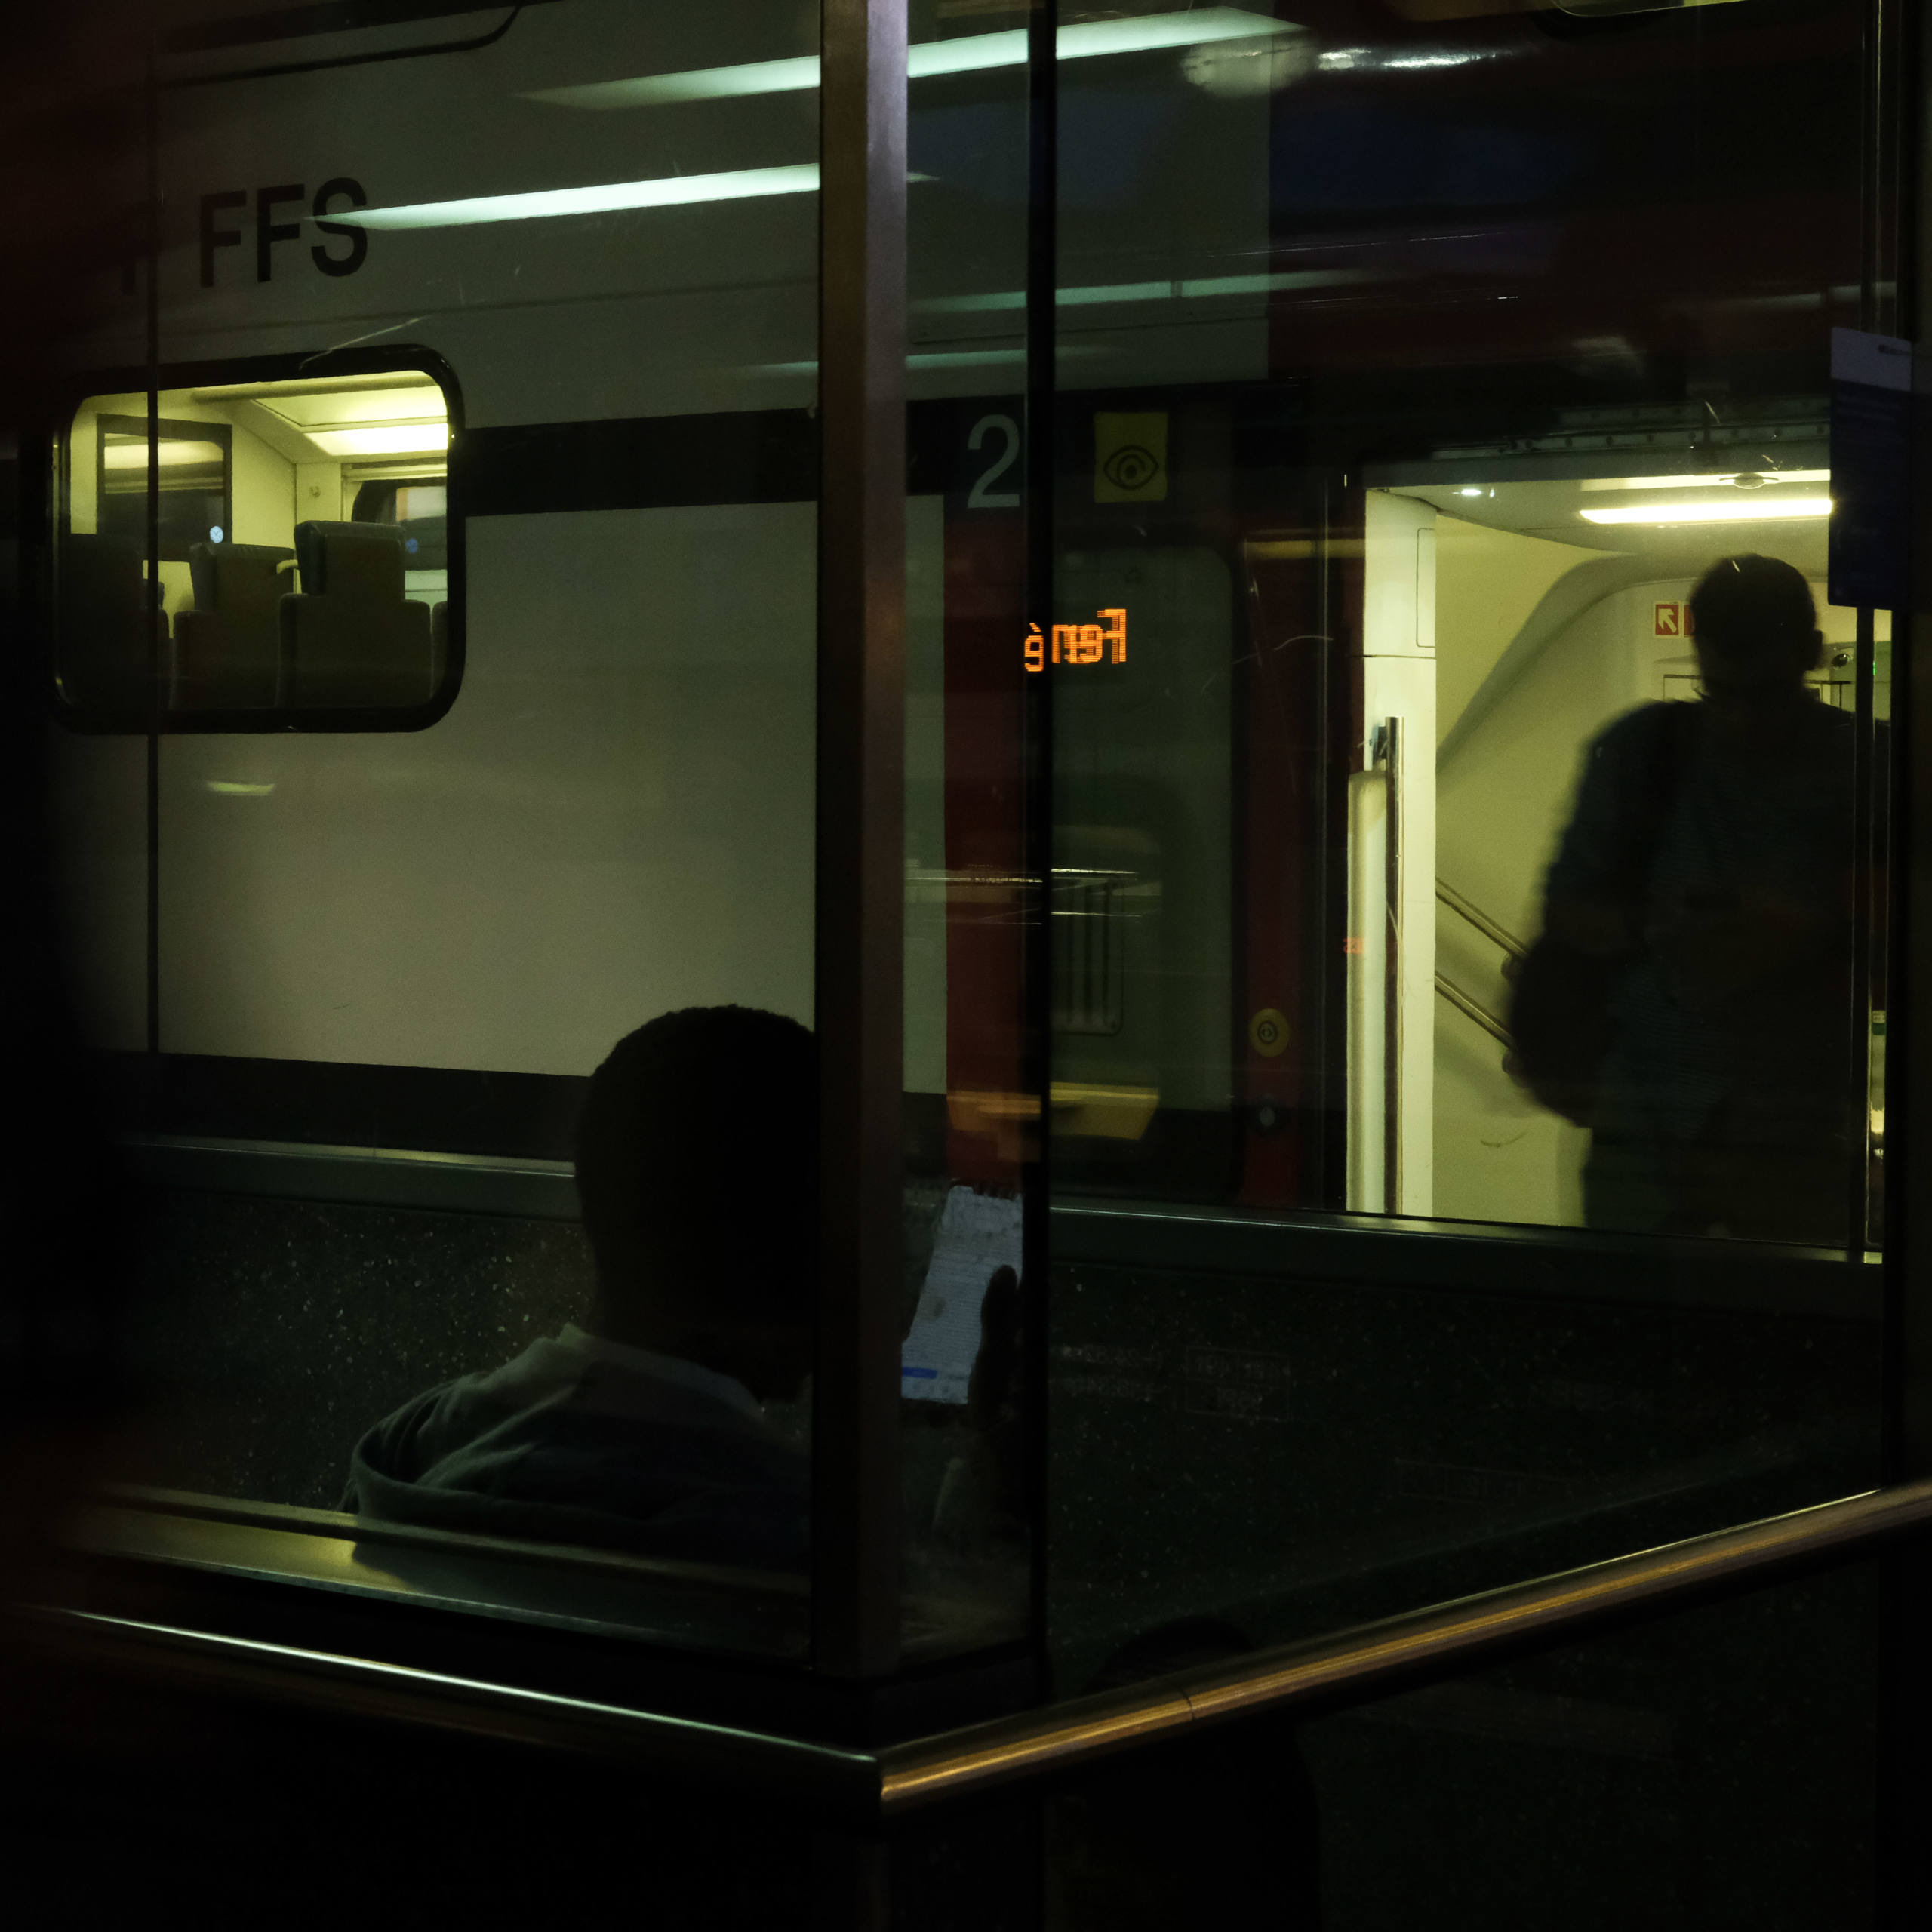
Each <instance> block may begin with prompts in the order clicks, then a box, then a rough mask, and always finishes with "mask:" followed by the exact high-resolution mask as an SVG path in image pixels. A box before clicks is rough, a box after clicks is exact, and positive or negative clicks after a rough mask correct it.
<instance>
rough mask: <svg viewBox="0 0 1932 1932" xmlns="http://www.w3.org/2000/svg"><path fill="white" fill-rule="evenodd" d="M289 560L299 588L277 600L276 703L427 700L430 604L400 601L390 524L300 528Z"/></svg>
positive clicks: (397, 554) (396, 537)
mask: <svg viewBox="0 0 1932 1932" xmlns="http://www.w3.org/2000/svg"><path fill="white" fill-rule="evenodd" d="M295 557H296V563H297V568H298V571H299V572H300V577H301V583H302V588H301V589H300V592H297V593H296V594H294V595H291V596H287V597H285V598H282V600H281V648H282V701H283V703H285V704H287V705H290V706H298V707H303V708H320V707H323V706H357V707H358V708H360V707H363V706H389V707H392V708H401V707H404V706H411V705H419V704H426V703H428V702H429V697H430V694H431V693H432V691H433V690H434V689H435V681H434V678H433V675H432V672H433V666H432V643H431V625H430V617H429V606H428V605H426V604H418V603H414V602H411V601H408V600H406V599H405V598H404V596H403V594H402V592H403V547H402V534H401V531H398V529H397V528H396V527H395V525H392V524H380V523H302V524H297V525H296V527H295Z"/></svg>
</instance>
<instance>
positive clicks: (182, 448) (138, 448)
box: [101, 439, 221, 469]
mask: <svg viewBox="0 0 1932 1932" xmlns="http://www.w3.org/2000/svg"><path fill="white" fill-rule="evenodd" d="M155 453H156V454H157V455H158V456H159V457H160V459H161V466H162V468H163V469H166V468H167V467H168V465H169V464H170V463H219V462H220V460H221V445H220V444H219V443H215V442H207V443H202V442H185V441H180V442H170V441H166V440H165V439H164V440H163V441H162V443H161V444H160V445H159V446H158V449H157V450H156V452H155ZM101 454H102V457H103V460H105V461H106V465H107V466H108V468H109V469H146V467H147V466H148V446H147V444H146V441H145V439H139V440H137V441H133V442H128V443H109V445H107V447H106V449H104V450H103V451H102V452H101Z"/></svg>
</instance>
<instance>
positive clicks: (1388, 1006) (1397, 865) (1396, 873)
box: [1382, 718, 1402, 1214]
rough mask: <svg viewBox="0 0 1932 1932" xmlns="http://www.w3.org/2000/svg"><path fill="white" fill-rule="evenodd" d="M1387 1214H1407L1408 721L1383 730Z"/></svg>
mask: <svg viewBox="0 0 1932 1932" xmlns="http://www.w3.org/2000/svg"><path fill="white" fill-rule="evenodd" d="M1382 763H1383V771H1384V773H1385V776H1384V777H1383V814H1382V837H1383V848H1382V897H1383V901H1384V903H1385V905H1386V926H1385V928H1384V932H1383V942H1382V943H1383V968H1382V971H1383V980H1382V1211H1383V1213H1384V1214H1400V1213H1401V1211H1402V721H1401V719H1400V718H1389V719H1388V720H1387V721H1386V722H1385V723H1384V724H1383V727H1382Z"/></svg>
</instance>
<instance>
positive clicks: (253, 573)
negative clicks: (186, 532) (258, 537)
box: [188, 543, 295, 613]
mask: <svg viewBox="0 0 1932 1932" xmlns="http://www.w3.org/2000/svg"><path fill="white" fill-rule="evenodd" d="M294 554H295V552H294V551H293V550H291V549H287V548H286V547H285V546H282V545H281V544H277V543H190V544H189V546H188V574H189V577H190V578H191V579H192V580H193V583H194V586H195V609H196V610H198V611H238V612H257V613H259V612H263V611H267V612H270V613H272V611H273V610H274V608H275V599H276V598H278V597H280V596H281V594H282V593H283V592H285V591H289V590H293V589H294V588H295V586H294V584H292V583H288V582H286V581H285V577H286V576H287V573H286V572H280V573H278V571H276V569H275V565H278V564H279V563H282V562H285V561H287V559H288V558H291V557H292V556H294Z"/></svg>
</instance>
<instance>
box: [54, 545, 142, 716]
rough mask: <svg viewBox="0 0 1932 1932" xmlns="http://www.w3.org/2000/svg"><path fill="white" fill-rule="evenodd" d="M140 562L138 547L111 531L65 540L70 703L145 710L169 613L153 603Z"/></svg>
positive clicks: (63, 602)
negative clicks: (95, 535)
mask: <svg viewBox="0 0 1932 1932" xmlns="http://www.w3.org/2000/svg"><path fill="white" fill-rule="evenodd" d="M141 565H142V554H141V552H140V549H139V548H138V547H137V546H135V545H134V544H131V543H122V542H120V541H118V540H116V539H115V538H113V537H91V536H70V537H67V538H66V539H65V540H63V543H62V545H61V555H60V609H59V617H58V630H57V635H58V638H59V642H60V659H59V663H60V670H59V676H60V689H61V692H62V694H63V696H64V697H66V700H67V702H68V703H69V704H72V705H76V706H80V707H81V708H82V709H85V710H88V711H95V712H103V711H104V712H123V713H134V712H146V710H147V709H148V707H149V703H151V701H152V697H151V694H152V691H153V688H154V687H153V678H154V675H155V669H156V666H157V663H158V662H160V661H165V654H166V651H167V648H168V619H167V617H166V615H165V614H164V613H163V612H162V611H160V610H158V609H157V608H155V597H154V595H153V592H152V591H151V590H150V589H149V583H148V580H147V579H146V577H144V576H143V574H142V569H141ZM157 648H158V651H159V652H160V653H161V654H162V656H161V658H160V659H159V660H157V657H156V656H155V652H156V651H157Z"/></svg>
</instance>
